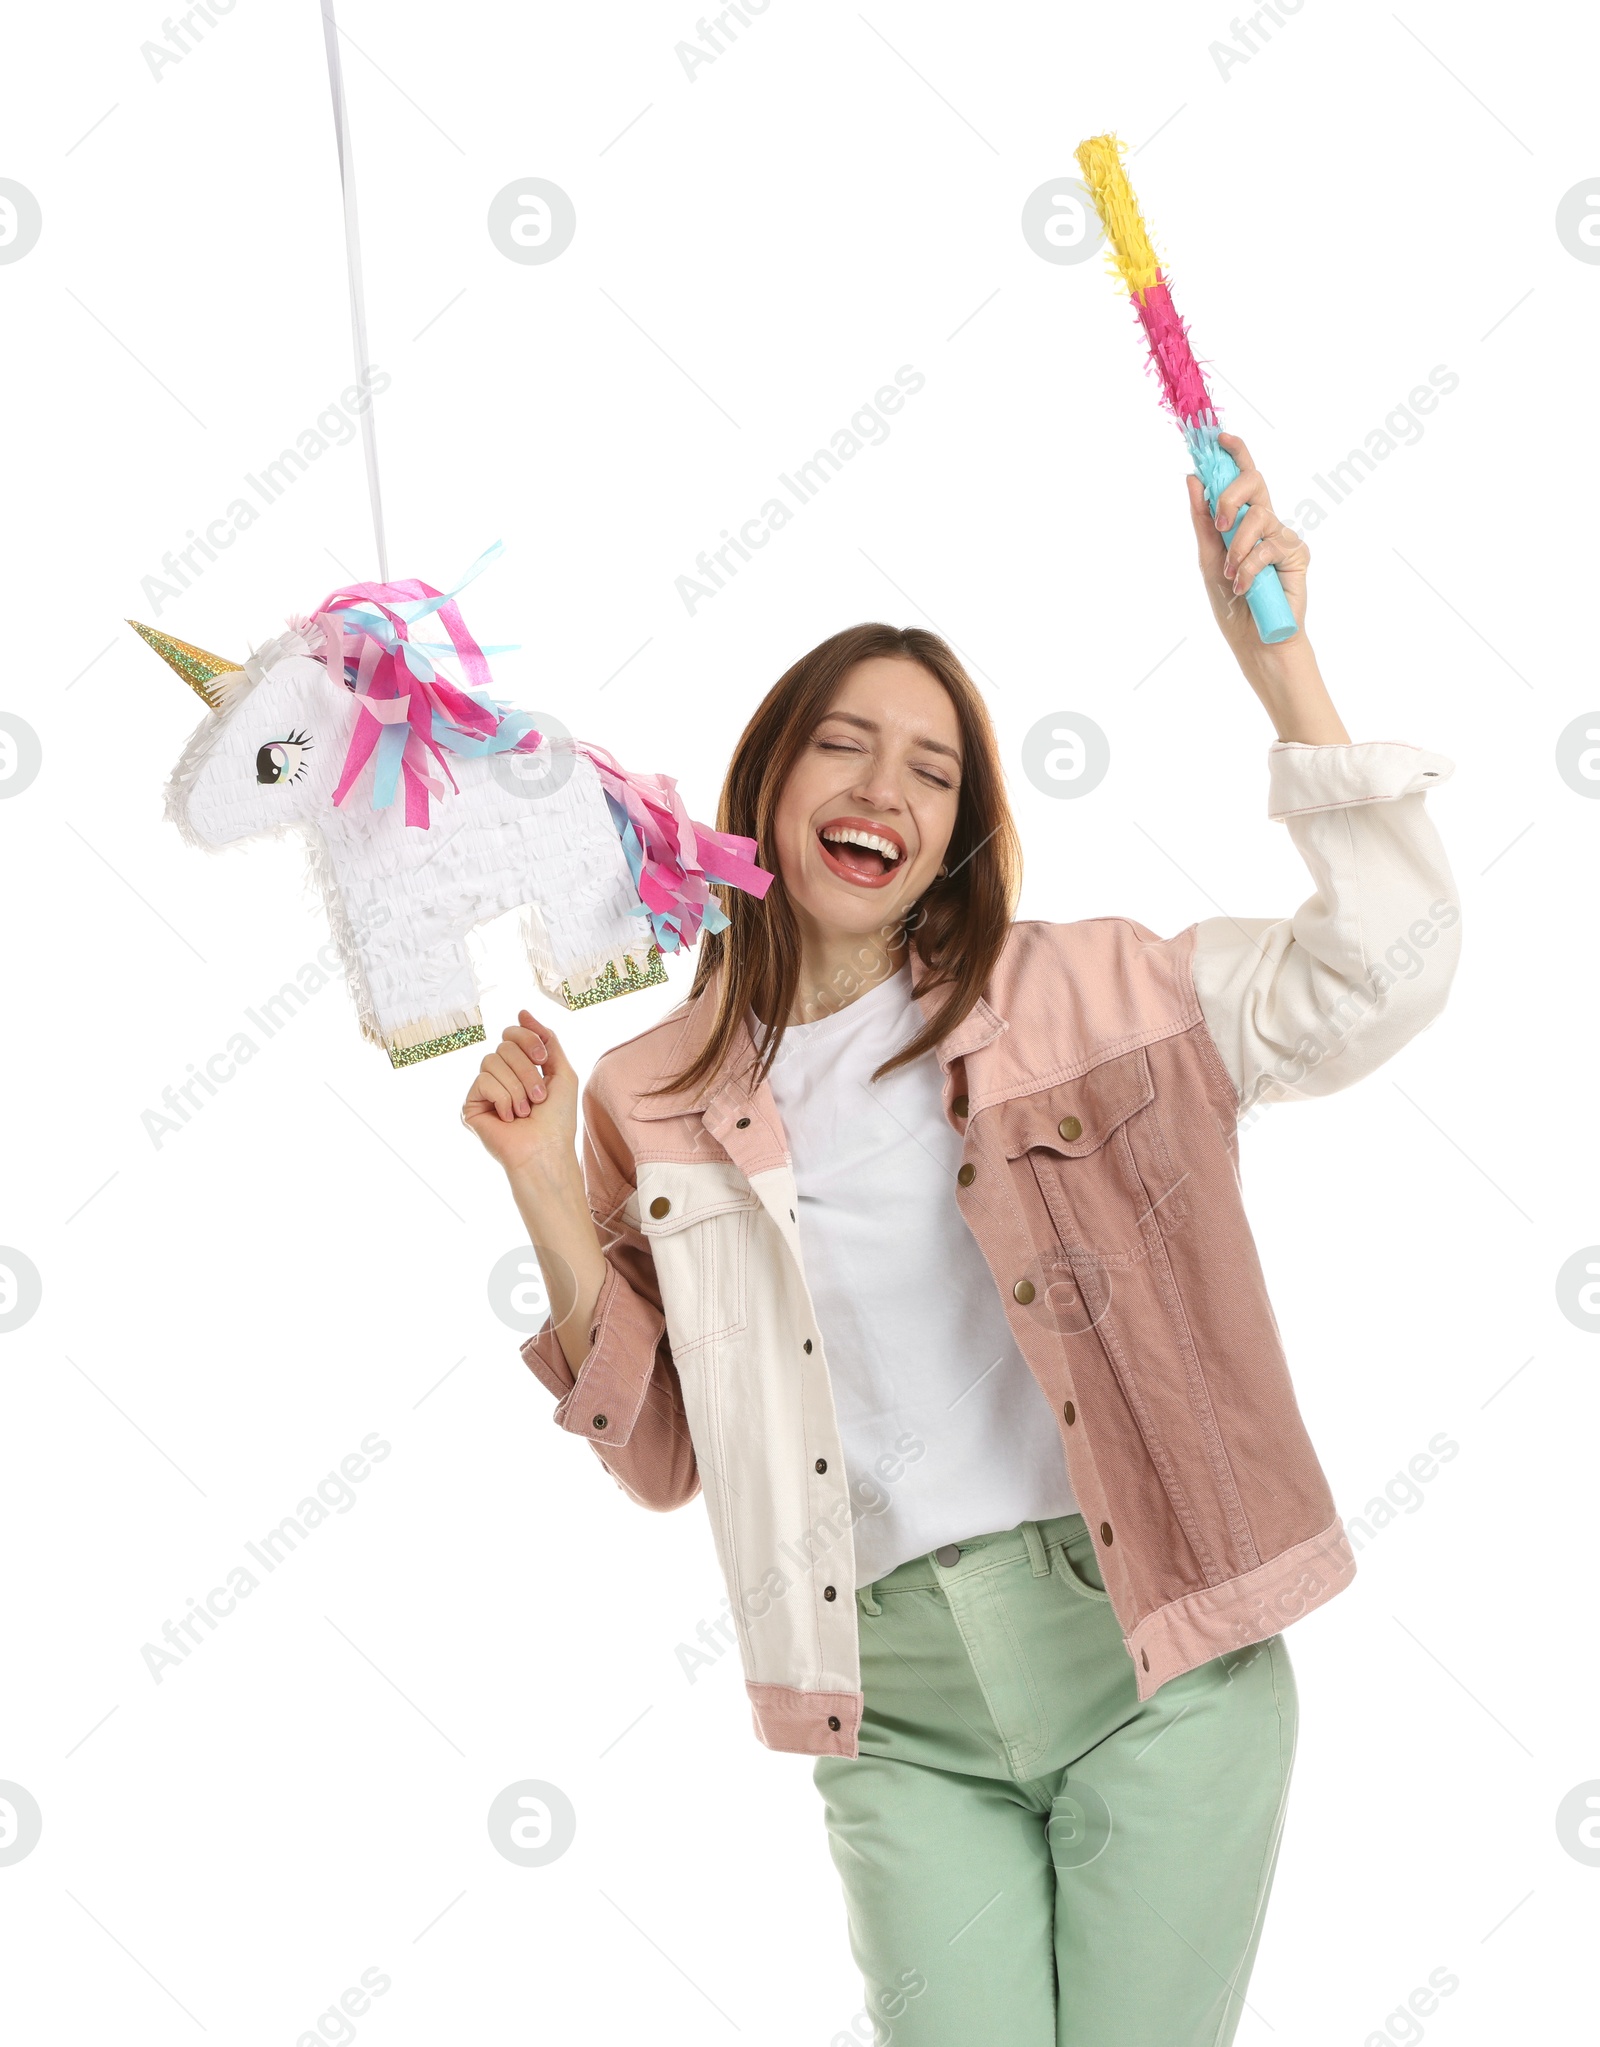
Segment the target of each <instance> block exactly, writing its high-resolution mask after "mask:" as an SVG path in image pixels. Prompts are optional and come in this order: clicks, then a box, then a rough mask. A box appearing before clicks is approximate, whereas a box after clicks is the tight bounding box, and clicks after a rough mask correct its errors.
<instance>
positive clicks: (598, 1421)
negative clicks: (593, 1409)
mask: <svg viewBox="0 0 1600 2047" xmlns="http://www.w3.org/2000/svg"><path fill="white" fill-rule="evenodd" d="M592 1426H593V1427H594V1428H597V1429H603V1428H604V1427H605V1426H606V1418H605V1416H604V1415H603V1414H597V1415H596V1416H595V1418H594V1421H593V1424H592Z"/></svg>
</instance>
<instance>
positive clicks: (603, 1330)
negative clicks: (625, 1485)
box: [522, 1265, 666, 1444]
mask: <svg viewBox="0 0 1600 2047" xmlns="http://www.w3.org/2000/svg"><path fill="white" fill-rule="evenodd" d="M665 1327H666V1323H665V1320H664V1318H663V1316H662V1314H661V1311H660V1309H659V1308H653V1307H651V1305H650V1303H649V1302H648V1301H646V1300H644V1299H642V1298H641V1297H640V1295H638V1294H636V1293H635V1292H634V1290H633V1288H632V1287H631V1286H629V1285H628V1283H627V1281H626V1280H625V1279H624V1278H623V1277H622V1275H621V1273H620V1272H618V1271H617V1269H616V1267H615V1266H614V1265H613V1266H609V1267H608V1268H607V1271H606V1276H605V1279H604V1281H603V1282H602V1283H601V1287H600V1292H599V1295H598V1296H597V1298H596V1300H595V1304H594V1313H593V1314H592V1315H591V1316H590V1318H589V1349H588V1353H587V1355H586V1356H585V1358H584V1360H583V1363H582V1365H581V1366H580V1367H579V1369H578V1374H577V1377H576V1378H574V1377H573V1374H572V1368H571V1366H570V1365H568V1363H567V1359H566V1353H565V1352H564V1351H563V1350H562V1348H561V1343H560V1340H559V1338H558V1337H557V1335H556V1333H555V1329H554V1328H553V1326H552V1325H551V1324H550V1323H548V1322H547V1323H546V1324H545V1326H544V1328H543V1329H540V1330H538V1331H537V1332H536V1333H535V1334H534V1335H532V1336H530V1337H529V1338H528V1339H527V1341H526V1342H525V1343H524V1344H523V1345H522V1359H523V1363H524V1364H526V1365H527V1366H528V1368H529V1369H530V1371H532V1372H533V1374H534V1376H535V1377H536V1378H537V1379H539V1380H540V1382H541V1383H542V1384H543V1385H545V1386H547V1387H548V1388H549V1390H550V1391H551V1392H552V1393H554V1394H556V1395H557V1396H558V1399H557V1404H556V1411H555V1417H554V1418H555V1421H556V1423H557V1424H558V1426H559V1427H561V1428H563V1429H566V1430H568V1431H569V1432H570V1433H571V1434H572V1435H575V1436H587V1437H588V1438H589V1440H590V1441H591V1442H592V1443H601V1444H606V1443H612V1444H622V1443H626V1442H627V1440H628V1438H629V1437H630V1436H631V1435H632V1434H633V1426H634V1423H635V1422H636V1421H637V1420H638V1419H639V1412H640V1410H641V1408H642V1407H643V1406H644V1402H645V1395H646V1394H647V1393H648V1392H649V1390H650V1379H651V1375H652V1373H653V1372H654V1370H655V1359H656V1346H657V1345H658V1344H659V1343H660V1341H661V1335H662V1331H663V1330H664V1329H665ZM641 1361H642V1366H641Z"/></svg>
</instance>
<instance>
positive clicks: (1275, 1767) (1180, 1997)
mask: <svg viewBox="0 0 1600 2047" xmlns="http://www.w3.org/2000/svg"><path fill="white" fill-rule="evenodd" d="M959 1550H960V1554H959V1557H957V1558H956V1559H955V1560H954V1561H953V1562H951V1563H950V1564H949V1565H948V1566H946V1565H944V1564H941V1563H940V1562H939V1561H938V1559H939V1558H940V1557H945V1556H949V1554H950V1552H949V1551H948V1550H938V1551H935V1552H934V1553H933V1554H932V1555H930V1556H925V1557H916V1558H914V1559H913V1560H912V1561H911V1562H910V1563H906V1564H902V1565H901V1566H900V1567H899V1569H898V1570H895V1571H891V1572H890V1573H889V1574H888V1576H887V1577H885V1578H880V1579H879V1580H878V1582H877V1583H876V1584H875V1585H873V1586H871V1587H869V1588H867V1589H866V1590H864V1591H861V1592H858V1593H857V1595H856V1603H857V1608H858V1611H859V1614H860V1622H861V1666H862V1685H863V1689H864V1691H865V1694H866V1711H865V1716H864V1719H863V1722H862V1729H861V1753H860V1755H859V1756H853V1757H847V1756H822V1757H819V1758H818V1760H817V1763H816V1766H815V1769H814V1772H813V1775H814V1778H815V1781H816V1785H817V1788H818V1790H819V1791H820V1792H821V1793H822V1795H823V1799H824V1801H825V1804H826V1808H827V1825H828V1839H829V1846H830V1849H831V1852H832V1855H833V1860H834V1864H835V1866H836V1868H837V1869H838V1871H839V1874H840V1876H841V1877H842V1879H843V1881H844V1891H845V1904H846V1908H847V1911H848V1915H849V1922H850V1940H851V1946H852V1948H853V1950H854V1953H855V1957H856V1961H857V1963H858V1964H859V1965H860V1968H861V1971H862V1974H863V1975H864V1977H865V1978H866V1988H867V2009H868V2011H869V2012H870V2013H871V2015H872V2017H873V2019H874V2021H875V2023H876V2027H877V2031H876V2034H875V2038H876V2040H877V2042H878V2043H879V2047H886V2043H892V2047H1227V2043H1229V2042H1230V2041H1231V2040H1232V2039H1233V2036H1234V2030H1235V2028H1236V2026H1237V2025H1238V2022H1239V2017H1240V2014H1241V2012H1242V2011H1243V2009H1244V2003H1245V1998H1246V1993H1247V1992H1248V1989H1249V1978H1250V1969H1251V1965H1252V1964H1253V1962H1254V1960H1255V1953H1256V1943H1257V1941H1258V1940H1259V1938H1260V1934H1261V1922H1262V1917H1263V1914H1264V1912H1265V1909H1266V1903H1267V1893H1268V1890H1269V1889H1270V1887H1271V1883H1272V1873H1273V1867H1274V1864H1275V1862H1276V1860H1277V1852H1278V1836H1279V1831H1280V1829H1281V1826H1282V1823H1283V1811H1284V1803H1285V1800H1286V1798H1287V1795H1288V1789H1289V1772H1290V1768H1291V1765H1292V1763H1293V1760H1294V1745H1295V1726H1296V1701H1295V1687H1294V1677H1293V1674H1292V1673H1291V1671H1290V1668H1289V1658H1288V1654H1287V1652H1286V1650H1285V1649H1284V1645H1283V1639H1282V1637H1281V1636H1278V1637H1274V1639H1273V1640H1271V1641H1269V1642H1263V1643H1260V1644H1259V1645H1257V1646H1255V1647H1253V1648H1249V1649H1243V1650H1239V1651H1237V1652H1234V1653H1230V1654H1228V1655H1226V1656H1221V1657H1218V1658H1217V1659H1216V1661H1215V1662H1212V1663H1207V1664H1205V1665H1203V1666H1202V1667H1201V1668H1200V1669H1198V1670H1193V1671H1190V1672H1189V1673H1188V1674H1187V1675H1186V1676H1184V1677H1179V1678H1174V1679H1172V1680H1171V1681H1170V1682H1168V1683H1167V1684H1164V1685H1163V1686H1162V1687H1161V1689H1160V1691H1159V1692H1157V1693H1156V1695H1155V1697H1154V1698H1152V1699H1149V1700H1147V1701H1146V1702H1145V1704H1143V1705H1142V1706H1141V1705H1140V1704H1139V1701H1138V1698H1137V1696H1136V1693H1135V1686H1134V1674H1133V1663H1132V1660H1131V1659H1130V1657H1129V1655H1128V1652H1127V1650H1126V1649H1125V1648H1124V1647H1123V1642H1122V1633H1121V1630H1120V1628H1119V1627H1118V1625H1117V1621H1116V1617H1115V1615H1114V1614H1113V1613H1112V1611H1111V1605H1110V1601H1109V1600H1108V1598H1107V1596H1106V1592H1105V1588H1104V1585H1103V1583H1102V1581H1101V1577H1100V1572H1099V1568H1098V1566H1097V1565H1096V1563H1095V1558H1094V1548H1093V1543H1092V1540H1091V1537H1090V1535H1089V1532H1088V1529H1087V1528H1086V1527H1085V1525H1084V1522H1083V1517H1082V1516H1081V1515H1079V1514H1068V1515H1064V1516H1062V1517H1061V1518H1059V1519H1057V1520H1054V1521H1041V1522H1024V1523H1023V1524H1022V1526H1021V1527H1020V1528H1014V1529H1011V1530H1010V1531H1008V1532H1007V1533H1005V1534H1001V1535H984V1536H978V1537H976V1538H975V1539H973V1540H972V1541H970V1542H963V1543H962V1544H960V1545H959ZM1291 2017H1292V2014H1276V2013H1275V2014H1273V2015H1272V2016H1271V2023H1273V2024H1276V2025H1278V2026H1279V2027H1280V2030H1281V2029H1282V2028H1283V2027H1284V2026H1286V2025H1287V2026H1288V2031H1289V2032H1290V2033H1292V2032H1293V2030H1294V2028H1293V2026H1292V2025H1289V2024H1288V2021H1289V2019H1290V2018H1291Z"/></svg>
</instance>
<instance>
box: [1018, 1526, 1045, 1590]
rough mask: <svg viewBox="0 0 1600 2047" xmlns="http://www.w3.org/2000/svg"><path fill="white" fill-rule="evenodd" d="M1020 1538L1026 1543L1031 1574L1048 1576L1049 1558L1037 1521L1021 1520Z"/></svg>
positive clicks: (1042, 1576)
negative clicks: (1031, 1568)
mask: <svg viewBox="0 0 1600 2047" xmlns="http://www.w3.org/2000/svg"><path fill="white" fill-rule="evenodd" d="M1022 1539H1023V1541H1024V1542H1025V1543H1026V1544H1027V1545H1028V1561H1029V1562H1030V1563H1031V1564H1032V1565H1033V1575H1034V1576H1035V1577H1036V1578H1048V1577H1049V1575H1050V1558H1049V1555H1048V1554H1047V1552H1046V1550H1045V1546H1044V1537H1043V1536H1042V1535H1041V1534H1040V1533H1039V1524H1038V1522H1037V1521H1024V1522H1023V1524H1022Z"/></svg>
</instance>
